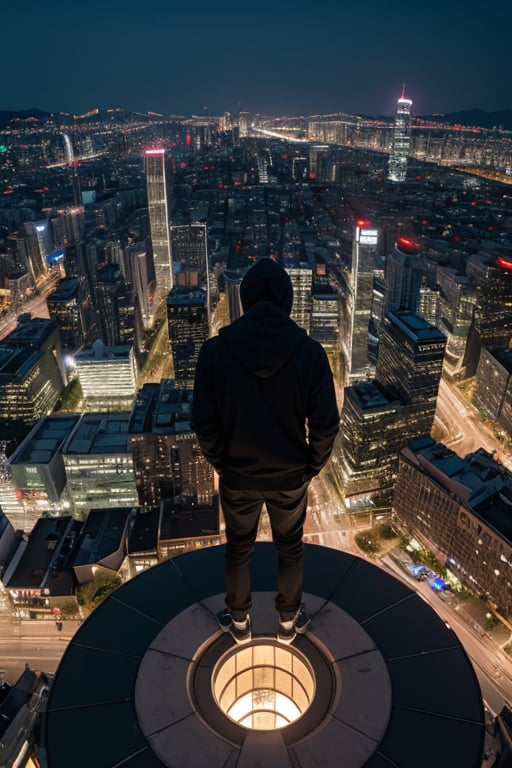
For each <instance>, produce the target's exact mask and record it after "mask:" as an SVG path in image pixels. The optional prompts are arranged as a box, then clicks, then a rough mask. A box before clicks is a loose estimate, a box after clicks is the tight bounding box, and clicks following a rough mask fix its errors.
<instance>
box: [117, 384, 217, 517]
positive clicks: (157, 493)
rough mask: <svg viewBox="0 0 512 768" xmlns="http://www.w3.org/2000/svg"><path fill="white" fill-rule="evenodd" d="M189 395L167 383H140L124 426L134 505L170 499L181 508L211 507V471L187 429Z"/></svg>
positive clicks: (147, 504)
mask: <svg viewBox="0 0 512 768" xmlns="http://www.w3.org/2000/svg"><path fill="white" fill-rule="evenodd" d="M191 405H192V392H191V391H190V390H189V389H185V388H183V387H182V386H181V385H180V384H179V383H178V382H175V381H173V380H172V379H162V381H161V382H160V384H145V385H144V386H143V387H142V389H141V390H140V391H139V392H138V394H137V399H136V402H135V405H134V408H133V411H132V414H131V418H130V423H129V427H128V436H129V441H130V448H131V453H132V457H133V467H134V472H135V480H136V484H137V493H138V497H139V503H140V505H141V506H144V507H152V506H155V505H157V504H159V503H160V501H161V500H162V499H172V500H173V502H174V504H176V505H181V506H182V507H185V508H189V509H190V508H194V507H195V506H196V505H198V504H199V505H203V506H205V505H206V506H208V505H211V504H212V503H213V497H214V475H213V469H212V467H211V466H210V464H208V462H207V461H206V459H205V458H204V456H203V455H202V452H201V449H200V447H199V443H198V442H197V437H196V435H195V433H194V432H192V430H191V429H190V409H191Z"/></svg>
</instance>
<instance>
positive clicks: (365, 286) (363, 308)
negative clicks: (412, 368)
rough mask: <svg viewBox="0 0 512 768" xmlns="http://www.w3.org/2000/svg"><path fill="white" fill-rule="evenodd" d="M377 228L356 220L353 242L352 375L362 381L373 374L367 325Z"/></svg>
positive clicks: (350, 354)
mask: <svg viewBox="0 0 512 768" xmlns="http://www.w3.org/2000/svg"><path fill="white" fill-rule="evenodd" d="M377 243H378V231H377V230H376V229H375V228H374V227H372V226H371V224H370V222H369V221H366V220H365V219H358V220H357V221H356V226H355V232H354V239H353V241H352V270H351V274H350V287H351V295H350V297H349V300H350V310H349V311H350V338H349V340H348V348H349V375H350V380H351V381H360V380H364V379H365V378H367V376H368V374H370V373H371V370H370V362H369V359H368V325H369V322H370V313H371V307H372V297H373V276H374V273H375V271H376V269H377V266H378V265H377Z"/></svg>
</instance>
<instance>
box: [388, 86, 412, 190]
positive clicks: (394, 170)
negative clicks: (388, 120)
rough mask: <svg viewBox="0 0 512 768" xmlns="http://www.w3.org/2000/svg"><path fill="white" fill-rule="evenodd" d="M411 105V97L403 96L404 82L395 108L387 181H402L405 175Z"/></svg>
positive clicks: (409, 138)
mask: <svg viewBox="0 0 512 768" xmlns="http://www.w3.org/2000/svg"><path fill="white" fill-rule="evenodd" d="M411 107H412V101H411V99H407V98H406V97H405V83H404V85H403V88H402V95H401V96H400V98H399V99H398V106H397V110H396V117H395V130H394V134H393V147H392V149H391V154H390V156H389V172H388V179H389V181H398V182H402V181H405V177H406V175H407V155H408V154H409V145H410V143H411Z"/></svg>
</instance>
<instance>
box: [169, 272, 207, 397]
mask: <svg viewBox="0 0 512 768" xmlns="http://www.w3.org/2000/svg"><path fill="white" fill-rule="evenodd" d="M167 323H168V331H169V341H170V344H171V351H172V362H173V368H174V378H175V379H176V384H177V386H179V387H182V388H183V389H193V387H194V376H195V370H196V364H197V356H198V355H199V349H200V348H201V345H202V344H203V342H204V341H206V340H207V338H208V335H209V322H208V306H207V302H206V291H205V290H204V289H203V288H196V289H195V290H191V289H190V288H185V287H181V286H178V285H177V286H175V287H174V288H173V289H172V291H170V293H169V295H168V296H167Z"/></svg>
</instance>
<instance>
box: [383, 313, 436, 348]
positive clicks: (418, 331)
mask: <svg viewBox="0 0 512 768" xmlns="http://www.w3.org/2000/svg"><path fill="white" fill-rule="evenodd" d="M388 317H389V319H390V320H391V322H392V323H393V324H395V325H397V326H399V327H400V328H402V329H403V330H404V331H405V333H406V334H407V335H408V336H409V337H410V338H412V339H414V341H418V342H428V341H432V342H438V341H446V336H445V335H444V333H441V331H440V330H439V329H438V328H436V327H435V326H434V325H431V324H430V323H429V322H428V321H427V320H424V319H423V318H422V317H419V315H415V314H414V313H413V312H388Z"/></svg>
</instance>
